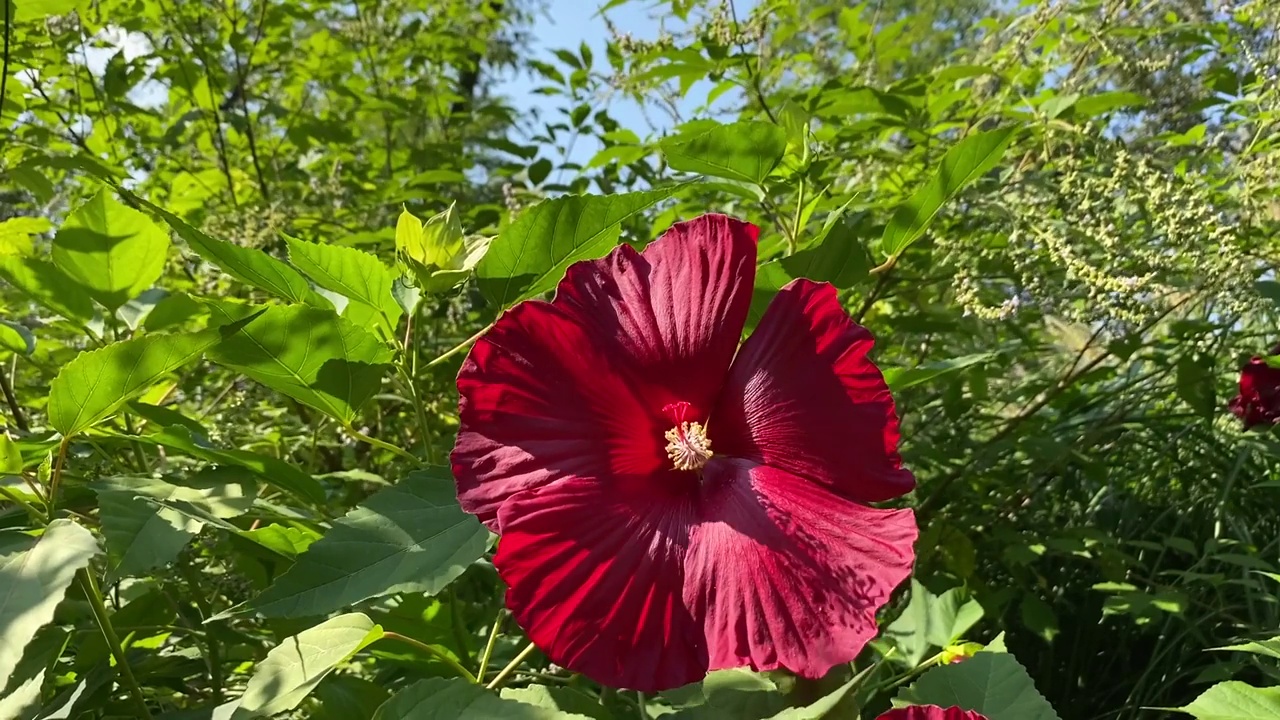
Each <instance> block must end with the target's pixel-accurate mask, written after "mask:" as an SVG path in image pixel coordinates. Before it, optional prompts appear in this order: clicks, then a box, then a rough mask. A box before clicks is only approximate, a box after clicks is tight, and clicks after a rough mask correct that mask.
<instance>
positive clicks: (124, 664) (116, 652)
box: [76, 568, 151, 720]
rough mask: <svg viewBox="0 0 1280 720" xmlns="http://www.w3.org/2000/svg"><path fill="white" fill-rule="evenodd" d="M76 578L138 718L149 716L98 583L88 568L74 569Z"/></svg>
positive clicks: (143, 696)
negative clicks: (137, 713) (135, 706)
mask: <svg viewBox="0 0 1280 720" xmlns="http://www.w3.org/2000/svg"><path fill="white" fill-rule="evenodd" d="M76 578H77V579H78V580H79V581H80V589H81V590H83V591H84V595H85V597H86V598H88V600H89V608H90V609H91V610H92V611H93V617H94V619H95V620H97V622H98V628H99V629H101V630H102V637H103V638H104V639H105V640H106V641H107V647H108V648H109V649H110V650H111V655H112V656H113V657H115V659H116V668H117V669H118V670H119V672H120V676H121V677H122V678H123V679H124V683H125V685H126V686H128V688H129V694H130V695H132V696H133V701H134V703H135V704H136V705H137V706H138V711H139V713H140V714H139V715H138V717H140V718H148V720H149V719H150V717H151V710H150V709H149V708H147V697H146V695H144V694H143V692H142V686H141V685H139V684H138V679H137V678H136V677H134V675H133V668H131V667H130V666H129V660H128V658H126V657H125V654H124V646H123V645H121V644H120V636H119V635H117V634H116V629H115V628H114V627H112V626H111V618H110V617H108V616H107V606H106V605H105V604H103V602H102V593H100V592H98V585H97V583H96V582H94V580H93V576H92V575H90V574H89V571H88V570H85V569H83V568H81V569H80V570H77V571H76Z"/></svg>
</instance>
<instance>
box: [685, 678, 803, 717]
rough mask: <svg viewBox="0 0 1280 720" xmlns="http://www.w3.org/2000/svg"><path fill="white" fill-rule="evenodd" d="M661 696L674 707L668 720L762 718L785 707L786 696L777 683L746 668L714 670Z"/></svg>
mask: <svg viewBox="0 0 1280 720" xmlns="http://www.w3.org/2000/svg"><path fill="white" fill-rule="evenodd" d="M662 696H663V698H664V699H665V700H667V701H668V702H670V703H671V704H672V706H673V707H675V708H677V711H676V712H675V713H674V714H672V715H671V716H670V717H671V720H714V718H739V719H740V720H761V719H762V718H767V717H769V716H771V715H773V714H775V713H778V712H780V711H781V710H783V709H784V708H786V707H787V696H786V695H784V694H783V693H782V692H781V691H780V689H779V688H778V685H777V683H775V682H774V681H773V680H772V679H770V678H769V677H768V676H766V675H763V674H760V673H757V672H753V671H751V670H748V669H746V668H731V669H728V670H716V671H714V672H711V673H708V674H707V676H706V678H704V679H703V680H702V682H697V683H693V684H691V685H686V686H684V687H681V688H677V689H675V690H668V691H666V692H664V693H662Z"/></svg>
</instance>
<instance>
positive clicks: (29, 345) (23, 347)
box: [0, 320, 36, 356]
mask: <svg viewBox="0 0 1280 720" xmlns="http://www.w3.org/2000/svg"><path fill="white" fill-rule="evenodd" d="M0 350H8V351H9V352H15V353H18V354H19V355H27V356H30V355H31V353H33V352H35V351H36V336H35V335H32V334H31V331H30V330H28V329H27V327H26V326H25V325H19V324H18V323H15V322H9V321H8V320H0Z"/></svg>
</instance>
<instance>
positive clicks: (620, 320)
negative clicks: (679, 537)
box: [450, 215, 757, 531]
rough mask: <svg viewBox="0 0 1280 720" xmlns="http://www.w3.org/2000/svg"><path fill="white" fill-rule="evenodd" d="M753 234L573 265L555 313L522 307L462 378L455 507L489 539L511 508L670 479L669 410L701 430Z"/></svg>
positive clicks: (720, 232)
mask: <svg viewBox="0 0 1280 720" xmlns="http://www.w3.org/2000/svg"><path fill="white" fill-rule="evenodd" d="M756 235H757V230H756V228H755V227H754V226H752V225H748V224H746V223H742V222H738V221H736V220H731V219H729V218H727V217H724V216H722V215H705V216H703V217H700V218H697V219H695V220H691V221H689V222H686V223H681V224H678V225H676V226H674V227H673V228H672V229H671V230H669V231H668V232H667V233H666V234H664V235H663V236H662V238H661V239H659V240H657V241H656V242H654V243H651V244H650V245H649V247H647V248H646V249H645V250H644V252H643V253H637V252H636V251H635V250H633V249H631V248H630V247H628V246H625V245H623V246H619V247H618V248H617V249H615V250H614V251H613V252H612V253H610V254H609V255H608V256H607V257H605V258H603V259H600V260H593V261H588V262H581V263H577V264H575V265H572V266H571V267H570V268H569V270H568V272H567V273H566V274H565V278H564V280H563V281H561V283H560V286H559V288H558V289H557V291H556V297H555V299H554V300H553V301H552V302H550V303H545V302H541V301H529V302H524V303H521V304H519V305H517V306H516V307H514V308H512V309H511V310H510V311H509V312H507V313H505V314H504V315H503V316H502V317H501V318H499V320H498V322H497V323H496V324H495V325H494V328H493V329H492V330H490V331H489V332H488V333H486V334H485V335H484V336H483V337H481V338H480V339H479V340H478V341H477V342H476V345H475V347H474V348H472V350H471V352H470V353H469V354H468V356H467V359H466V361H465V362H464V363H463V365H462V370H461V371H460V372H459V373H458V393H459V395H460V398H461V399H460V402H459V417H460V421H461V425H460V427H459V430H458V439H457V443H456V445H455V447H454V450H453V454H452V456H451V458H450V459H451V462H452V465H453V472H454V476H455V477H456V478H457V481H458V498H459V500H460V501H461V502H462V506H463V508H464V509H466V510H467V511H468V512H471V513H474V514H476V515H477V516H478V517H479V518H480V519H481V521H483V522H484V523H485V524H486V525H488V526H489V528H490V529H492V530H495V531H499V530H500V529H501V528H500V523H499V522H498V519H497V513H498V508H499V506H500V505H501V504H502V502H503V501H504V500H505V499H506V498H508V497H510V496H511V495H513V494H515V493H517V492H520V491H523V490H527V489H530V488H535V487H539V486H541V485H544V484H546V483H548V482H552V481H555V480H557V479H560V478H565V477H588V478H598V479H609V478H614V477H617V476H619V475H632V476H637V475H644V474H647V473H653V472H657V471H658V470H659V469H660V468H664V467H669V461H668V460H667V457H666V453H665V451H664V450H663V448H664V447H665V445H666V441H665V439H664V438H663V436H662V435H663V433H664V432H665V431H666V430H668V429H670V427H671V421H670V420H669V419H668V418H667V417H666V416H665V415H664V413H663V408H664V407H666V406H667V405H669V404H672V403H676V402H685V403H689V404H690V408H691V410H690V416H691V419H694V420H696V419H699V418H705V417H706V415H707V414H708V412H709V411H710V408H711V403H712V401H713V398H714V397H715V394H716V393H717V392H718V391H719V388H720V386H721V385H722V384H723V382H724V377H725V375H726V372H727V369H728V367H729V363H730V362H731V361H732V358H733V353H734V351H735V349H736V347H737V344H738V338H739V337H740V336H741V334H742V326H743V324H744V323H745V321H746V313H747V309H748V306H749V304H750V300H751V292H752V287H753V284H754V277H755V258H756V248H755V240H756Z"/></svg>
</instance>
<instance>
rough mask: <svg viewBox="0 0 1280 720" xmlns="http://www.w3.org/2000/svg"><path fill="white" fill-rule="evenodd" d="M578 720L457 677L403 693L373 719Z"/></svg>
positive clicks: (426, 682) (421, 683) (417, 685)
mask: <svg viewBox="0 0 1280 720" xmlns="http://www.w3.org/2000/svg"><path fill="white" fill-rule="evenodd" d="M483 718H495V719H496V718H502V720H578V719H581V718H586V716H585V715H574V714H571V713H567V712H563V711H561V710H553V709H550V708H544V707H538V706H536V705H526V704H525V703H522V702H517V701H515V700H506V699H503V698H500V697H498V696H497V695H496V694H494V692H493V691H492V690H488V689H485V688H483V687H481V686H479V685H474V684H472V683H469V682H466V681H465V680H460V679H458V678H428V679H426V680H419V681H418V682H416V683H414V684H412V685H410V686H409V687H407V688H405V689H403V690H401V691H400V692H398V693H396V694H395V695H392V696H391V699H390V700H388V701H386V702H385V703H383V704H382V707H380V708H378V712H376V713H374V714H373V720H482V719H483Z"/></svg>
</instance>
